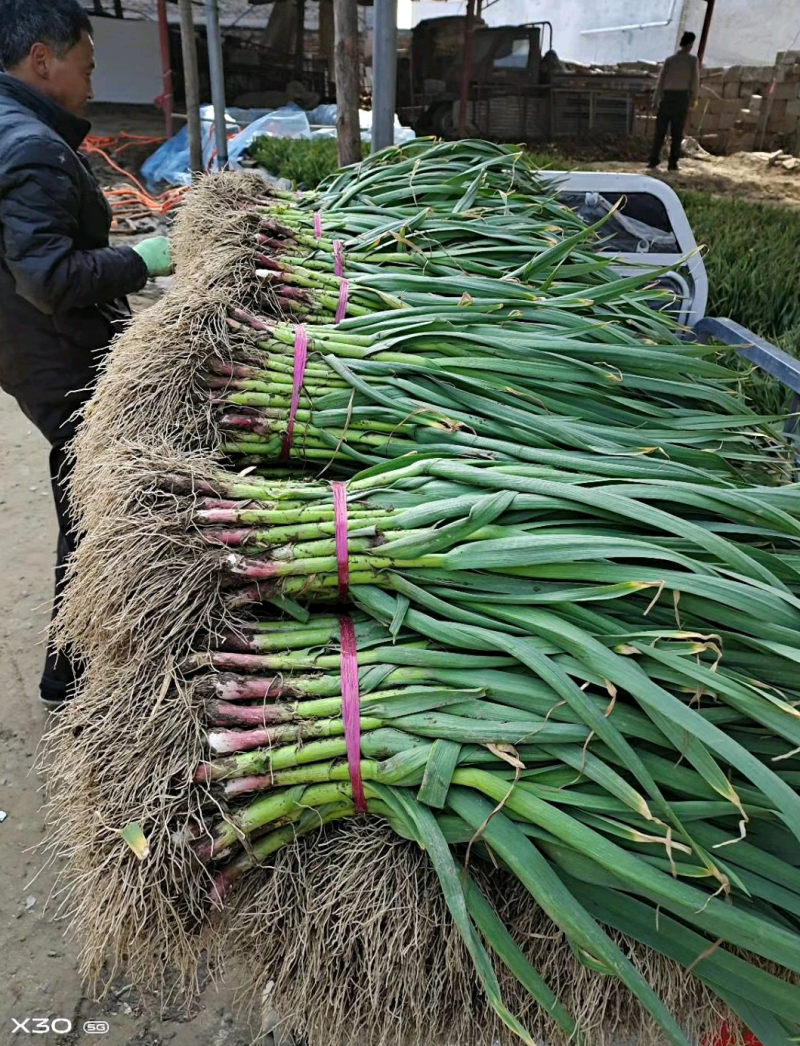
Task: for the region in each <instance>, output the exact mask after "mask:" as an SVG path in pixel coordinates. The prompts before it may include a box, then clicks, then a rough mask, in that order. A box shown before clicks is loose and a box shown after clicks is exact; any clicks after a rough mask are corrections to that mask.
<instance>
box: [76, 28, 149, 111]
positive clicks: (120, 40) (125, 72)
mask: <svg viewBox="0 0 800 1046" xmlns="http://www.w3.org/2000/svg"><path fill="white" fill-rule="evenodd" d="M92 26H93V28H94V47H95V52H96V56H97V70H96V72H95V74H94V76H93V77H92V85H93V87H94V96H95V101H98V102H129V103H135V104H138V105H149V104H151V103H152V102H153V100H154V99H156V98H157V97H158V96H159V95H160V94H161V92H162V91H163V90H164V88H163V83H162V78H161V49H160V45H159V39H158V24H157V23H156V22H151V21H145V20H142V21H138V20H134V19H132V18H131V19H128V18H98V17H97V16H95V17H94V18H93V19H92Z"/></svg>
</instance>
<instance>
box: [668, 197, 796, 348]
mask: <svg viewBox="0 0 800 1046" xmlns="http://www.w3.org/2000/svg"><path fill="white" fill-rule="evenodd" d="M680 196H681V201H682V202H683V206H684V207H685V208H686V214H687V215H688V218H689V224H690V225H691V226H692V229H693V230H694V234H695V238H696V240H697V242H698V243H700V244H704V245H706V246H707V247H708V252H707V253H706V255H705V264H706V269H707V270H708V282H709V301H708V312H709V315H712V316H727V317H729V318H730V319H732V320H736V321H737V322H738V323H742V324H744V326H746V327H749V328H750V330H753V331H755V332H756V333H758V334H760V335H762V337H765V338H768V339H769V340H770V341H773V342H775V343H776V344H778V345H780V346H781V348H783V349H785V350H786V351H787V352H791V353H793V354H794V355H795V356H800V293H799V292H798V288H800V213H799V212H797V211H790V210H787V209H785V208H782V207H771V206H767V205H765V204H755V203H742V202H740V201H738V200H728V199H720V198H718V197H715V196H709V195H707V194H705V193H701V192H682V193H681V194H680Z"/></svg>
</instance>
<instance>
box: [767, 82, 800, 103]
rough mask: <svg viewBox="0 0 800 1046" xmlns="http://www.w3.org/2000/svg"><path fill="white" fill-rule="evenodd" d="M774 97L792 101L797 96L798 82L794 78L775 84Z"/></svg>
mask: <svg viewBox="0 0 800 1046" xmlns="http://www.w3.org/2000/svg"><path fill="white" fill-rule="evenodd" d="M772 97H773V98H775V99H780V100H781V101H790V100H792V99H794V98H797V84H796V83H795V82H794V80H787V81H785V82H784V83H782V84H775V86H774V88H772Z"/></svg>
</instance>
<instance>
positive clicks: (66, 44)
mask: <svg viewBox="0 0 800 1046" xmlns="http://www.w3.org/2000/svg"><path fill="white" fill-rule="evenodd" d="M91 31H92V27H91V24H90V22H89V19H88V18H87V16H86V14H85V12H84V10H83V8H82V7H81V6H80V4H78V3H77V2H76V0H0V68H2V69H3V70H4V72H2V73H0V388H3V389H4V390H5V391H6V392H7V393H9V394H10V395H11V396H13V397H14V398H15V399H16V401H17V403H18V404H19V406H20V408H21V409H22V411H23V412H24V414H25V415H26V416H27V417H28V418H29V419H30V421H31V422H33V424H34V425H35V426H36V427H37V428H38V429H39V430H40V432H41V433H42V434H43V435H44V437H45V438H46V439H47V440H48V442H49V443H50V446H51V451H50V473H51V477H52V483H53V494H54V497H55V503H56V512H57V515H58V523H59V535H58V551H57V563H56V603H57V601H58V599H59V595H60V591H61V588H62V584H63V576H64V571H65V564H66V561H67V558H68V556H69V553H70V551H71V550H72V548H73V547H74V540H75V539H74V535H73V533H72V520H71V519H70V509H69V504H68V498H67V482H68V461H67V457H66V454H65V445H66V444H67V442H68V441H69V439H70V438H71V437H72V436H73V435H74V434H75V428H76V424H77V421H76V419H75V417H74V412H75V411H76V410H77V409H79V408H80V407H81V406H83V404H84V403H85V402H86V400H87V399H88V397H89V395H90V394H91V388H92V385H93V383H94V381H95V379H96V376H97V368H98V364H99V362H100V360H101V359H102V356H103V354H104V353H105V352H106V350H107V348H108V345H109V343H110V341H111V339H112V338H113V336H114V335H115V334H116V333H118V331H119V329H120V324H121V323H124V321H125V320H127V319H128V318H129V317H130V310H129V307H128V303H127V301H126V299H125V295H126V294H130V293H132V292H134V291H138V290H140V289H141V288H142V287H143V286H144V284H145V283H146V281H147V278H148V275H151V276H152V275H166V274H167V273H168V272H169V271H170V268H171V265H170V258H169V241H168V240H166V239H164V238H163V237H154V238H152V239H150V240H145V241H144V242H143V243H141V244H139V245H138V246H137V247H135V248H134V247H128V246H120V247H110V246H109V229H110V226H111V212H110V209H109V207H108V204H107V202H106V200H105V197H104V196H103V193H102V191H101V189H100V187H99V186H98V184H97V182H96V180H95V178H94V176H93V175H92V173H91V169H90V167H89V164H88V161H87V160H86V159H85V158H84V157H82V156H80V155H79V154H78V151H77V150H78V148H79V146H80V144H81V142H82V141H83V139H84V138H85V137H86V135H87V133H88V131H89V128H90V124H89V123H88V122H87V121H86V120H84V119H83V118H82V115H81V114H82V113H83V112H84V110H85V107H86V104H87V103H88V102H89V100H90V99H91V98H92V86H91V77H92V71H93V69H94V46H93V43H92V38H91ZM74 678H75V669H74V668H73V666H72V665H71V664H69V662H68V661H67V659H66V658H65V657H63V656H62V655H57V654H56V652H55V651H54V650H53V648H52V645H50V646H49V647H48V651H47V658H46V664H45V670H44V675H43V676H42V680H41V684H40V692H41V698H42V701H43V702H44V703H45V705H46V706H47V707H48V708H56V707H58V706H59V705H60V704H62V703H63V701H64V699H65V698H67V697H69V696H70V694H71V689H72V684H73V682H74Z"/></svg>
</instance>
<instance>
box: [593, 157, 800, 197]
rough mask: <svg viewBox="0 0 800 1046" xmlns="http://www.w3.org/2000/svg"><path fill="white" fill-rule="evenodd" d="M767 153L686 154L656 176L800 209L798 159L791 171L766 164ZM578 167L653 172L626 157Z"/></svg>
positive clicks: (676, 186) (688, 186)
mask: <svg viewBox="0 0 800 1046" xmlns="http://www.w3.org/2000/svg"><path fill="white" fill-rule="evenodd" d="M768 155H769V154H767V153H734V154H733V155H732V156H711V155H710V154H709V155H707V157H706V158H704V159H702V160H697V159H692V158H690V157H685V158H684V159H683V160H681V164H680V170H679V171H678V172H677V173H676V172H670V171H667V169H666V164H665V163H664V164H662V166H661V167H660V168H659V169H658V170H657V171H656V172H655V177H657V178H661V179H662V180H663V181H666V182H668V183H669V184H670V185H671V186H672V187H673V188H674V189H696V190H698V191H700V192H708V193H712V194H714V195H715V196H734V197H735V198H736V199H737V200H745V201H747V202H748V203H768V204H773V205H777V206H782V207H791V208H792V209H796V210H800V163H798V166H797V168H796V169H795V170H793V171H786V170H784V168H783V167H782V166H781V165H780V164H776V165H775V166H769V161H768V159H767V156H768ZM578 166H579V168H580V169H581V170H594V171H625V172H626V173H627V174H630V173H633V174H652V172H649V171H646V170H645V167H644V164H642V163H631V162H629V161H621V162H620V161H603V162H600V163H588V164H584V163H583V162H581V163H579V165H578Z"/></svg>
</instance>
